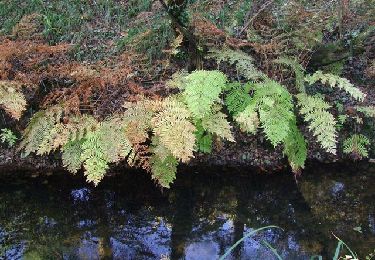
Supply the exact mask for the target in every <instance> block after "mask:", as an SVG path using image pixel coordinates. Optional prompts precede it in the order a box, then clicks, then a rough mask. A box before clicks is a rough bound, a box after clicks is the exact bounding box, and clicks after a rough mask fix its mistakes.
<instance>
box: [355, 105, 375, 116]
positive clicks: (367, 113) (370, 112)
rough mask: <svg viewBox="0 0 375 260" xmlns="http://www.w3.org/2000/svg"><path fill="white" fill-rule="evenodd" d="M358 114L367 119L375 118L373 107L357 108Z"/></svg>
mask: <svg viewBox="0 0 375 260" xmlns="http://www.w3.org/2000/svg"><path fill="white" fill-rule="evenodd" d="M356 109H357V111H358V112H361V113H363V114H364V115H365V116H367V117H375V107H374V106H357V107H356Z"/></svg>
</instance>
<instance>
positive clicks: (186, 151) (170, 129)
mask: <svg viewBox="0 0 375 260" xmlns="http://www.w3.org/2000/svg"><path fill="white" fill-rule="evenodd" d="M190 116H191V114H190V112H189V110H188V109H187V107H186V106H185V105H184V104H183V103H181V102H179V101H177V100H175V99H166V100H165V101H164V109H163V110H162V111H161V112H160V113H158V114H156V115H155V116H154V117H153V118H152V125H153V130H154V133H155V135H157V136H158V137H159V138H160V143H161V144H162V145H164V146H165V147H166V148H168V149H169V150H170V152H171V153H172V155H173V156H175V157H176V158H178V159H180V160H181V161H182V162H187V161H189V160H190V158H192V157H193V152H194V144H195V135H194V132H195V130H196V129H195V127H194V125H193V124H192V123H190V121H189V120H188V118H189V117H190Z"/></svg>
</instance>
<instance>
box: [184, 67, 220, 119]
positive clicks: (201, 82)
mask: <svg viewBox="0 0 375 260" xmlns="http://www.w3.org/2000/svg"><path fill="white" fill-rule="evenodd" d="M186 82H187V83H186V86H185V89H184V92H183V96H184V99H185V102H186V105H187V107H188V109H189V110H190V111H191V113H192V114H193V116H194V117H195V118H196V119H201V118H203V117H205V116H207V115H208V114H210V113H211V108H212V105H213V104H214V103H215V102H218V101H219V100H220V99H219V95H220V93H221V92H222V90H223V89H224V88H225V84H226V82H227V78H226V76H225V75H224V74H223V73H221V72H219V71H204V70H200V71H195V72H193V73H191V74H190V75H188V76H187V77H186Z"/></svg>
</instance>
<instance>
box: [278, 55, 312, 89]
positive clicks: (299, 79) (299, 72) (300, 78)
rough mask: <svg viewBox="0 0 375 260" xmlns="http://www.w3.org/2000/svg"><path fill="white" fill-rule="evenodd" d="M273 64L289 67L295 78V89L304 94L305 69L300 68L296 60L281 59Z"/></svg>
mask: <svg viewBox="0 0 375 260" xmlns="http://www.w3.org/2000/svg"><path fill="white" fill-rule="evenodd" d="M274 62H275V63H278V64H283V65H286V66H289V67H290V68H291V69H292V70H293V72H294V74H295V77H296V87H297V89H298V91H299V92H302V93H304V92H305V80H304V77H305V69H304V68H303V67H302V65H301V64H300V63H299V62H298V61H297V60H296V59H292V58H288V57H281V58H278V59H276V60H274Z"/></svg>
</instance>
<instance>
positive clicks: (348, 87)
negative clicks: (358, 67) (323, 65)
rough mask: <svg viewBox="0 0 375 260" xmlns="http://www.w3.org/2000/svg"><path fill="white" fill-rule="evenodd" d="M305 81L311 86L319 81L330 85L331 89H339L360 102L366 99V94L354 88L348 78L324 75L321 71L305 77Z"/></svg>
mask: <svg viewBox="0 0 375 260" xmlns="http://www.w3.org/2000/svg"><path fill="white" fill-rule="evenodd" d="M305 81H307V82H308V83H309V84H310V85H312V84H314V83H315V82H317V81H321V82H322V83H323V84H328V85H329V86H330V87H331V88H336V87H337V88H339V89H342V90H344V91H346V92H347V93H349V94H350V95H351V96H352V97H353V98H354V99H356V100H358V101H363V100H364V99H365V97H366V94H364V93H363V92H362V91H361V90H360V89H359V88H356V87H354V86H353V84H352V83H350V82H349V80H347V79H346V78H341V77H340V76H337V75H333V74H329V73H323V72H322V71H320V70H318V71H316V72H315V73H314V74H313V75H307V76H306V77H305Z"/></svg>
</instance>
